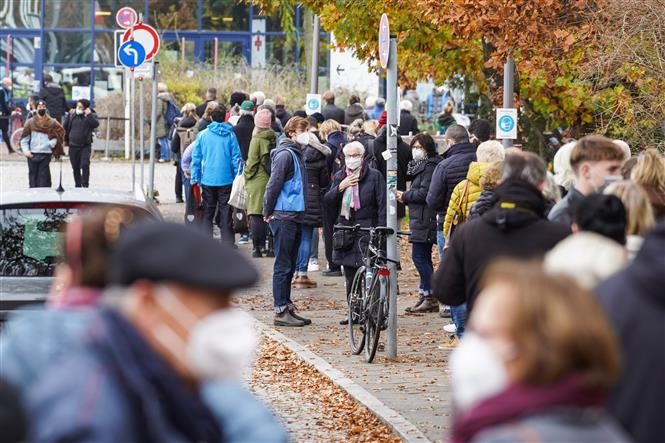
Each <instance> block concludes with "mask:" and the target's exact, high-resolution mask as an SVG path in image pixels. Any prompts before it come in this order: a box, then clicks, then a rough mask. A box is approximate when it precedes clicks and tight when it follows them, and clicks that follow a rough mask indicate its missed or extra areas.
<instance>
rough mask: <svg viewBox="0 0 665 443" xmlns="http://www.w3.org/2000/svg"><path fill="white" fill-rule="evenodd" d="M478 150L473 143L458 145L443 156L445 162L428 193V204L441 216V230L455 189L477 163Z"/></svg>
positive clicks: (438, 166)
mask: <svg viewBox="0 0 665 443" xmlns="http://www.w3.org/2000/svg"><path fill="white" fill-rule="evenodd" d="M476 149H477V146H476V145H475V144H473V143H467V142H465V143H457V144H456V145H453V146H451V147H450V149H448V150H447V151H446V152H445V153H444V154H443V161H442V162H440V163H439V164H438V165H437V167H436V169H435V170H434V175H433V176H432V183H431V184H430V187H429V192H428V193H427V204H428V205H429V207H430V208H432V209H433V210H435V211H436V213H437V214H438V215H439V223H438V226H440V227H441V228H443V216H445V214H446V211H447V210H448V203H449V202H450V197H451V196H452V195H453V189H455V186H457V184H458V183H459V182H461V181H462V180H464V179H465V178H466V174H467V173H468V172H469V165H470V164H471V162H474V161H476Z"/></svg>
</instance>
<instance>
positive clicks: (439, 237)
mask: <svg viewBox="0 0 665 443" xmlns="http://www.w3.org/2000/svg"><path fill="white" fill-rule="evenodd" d="M445 243H446V239H445V238H444V237H443V228H441V229H439V227H438V226H437V228H436V249H437V251H438V252H439V260H440V261H443V245H444V244H445Z"/></svg>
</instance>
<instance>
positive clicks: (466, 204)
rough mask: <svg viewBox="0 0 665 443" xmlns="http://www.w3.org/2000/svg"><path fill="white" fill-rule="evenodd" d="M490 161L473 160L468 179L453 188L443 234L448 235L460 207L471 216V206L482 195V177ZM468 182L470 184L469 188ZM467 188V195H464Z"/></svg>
mask: <svg viewBox="0 0 665 443" xmlns="http://www.w3.org/2000/svg"><path fill="white" fill-rule="evenodd" d="M488 166H489V163H485V162H472V163H471V164H470V165H469V172H467V174H466V180H462V181H461V182H459V183H458V184H457V186H455V189H453V194H452V196H451V197H450V202H449V203H448V210H447V211H446V218H445V220H444V221H443V235H444V236H446V235H448V232H449V231H450V226H451V225H452V223H453V219H454V218H455V212H456V211H457V209H458V208H459V210H460V211H463V212H464V214H466V216H467V217H468V216H469V213H470V212H471V207H472V206H473V204H474V203H475V202H476V201H477V200H478V198H479V197H480V194H481V192H482V191H483V190H482V188H481V187H480V184H479V183H480V178H481V177H482V176H483V174H484V173H485V170H486V169H487V167H488ZM467 183H468V184H469V186H468V189H467ZM465 189H466V197H465V196H464V194H465Z"/></svg>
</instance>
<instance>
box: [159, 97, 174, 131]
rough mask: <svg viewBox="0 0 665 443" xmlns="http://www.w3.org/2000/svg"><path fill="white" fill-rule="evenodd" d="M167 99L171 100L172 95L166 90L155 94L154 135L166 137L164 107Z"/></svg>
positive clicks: (167, 129)
mask: <svg viewBox="0 0 665 443" xmlns="http://www.w3.org/2000/svg"><path fill="white" fill-rule="evenodd" d="M169 101H173V96H172V95H171V94H170V93H168V92H160V93H159V94H157V122H156V123H155V124H156V125H157V126H155V137H157V138H162V137H166V136H167V135H168V133H169V128H167V127H166V107H167V105H168V102H169Z"/></svg>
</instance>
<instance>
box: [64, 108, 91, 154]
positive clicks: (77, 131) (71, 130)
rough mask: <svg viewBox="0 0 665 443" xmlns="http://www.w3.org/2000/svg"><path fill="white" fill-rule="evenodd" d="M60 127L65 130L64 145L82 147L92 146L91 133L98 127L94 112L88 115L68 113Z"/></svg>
mask: <svg viewBox="0 0 665 443" xmlns="http://www.w3.org/2000/svg"><path fill="white" fill-rule="evenodd" d="M91 111H92V110H91ZM62 126H63V127H64V128H65V144H66V145H67V146H78V147H83V146H90V145H92V133H93V132H94V131H95V129H96V128H97V127H98V126H99V121H97V114H95V112H94V111H92V112H90V114H89V115H85V114H81V115H78V114H76V113H75V112H69V113H67V117H65V123H64V124H63V125H62Z"/></svg>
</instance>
